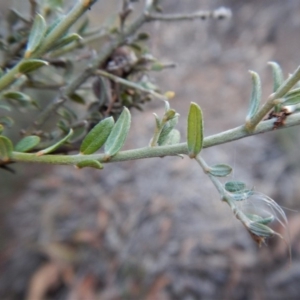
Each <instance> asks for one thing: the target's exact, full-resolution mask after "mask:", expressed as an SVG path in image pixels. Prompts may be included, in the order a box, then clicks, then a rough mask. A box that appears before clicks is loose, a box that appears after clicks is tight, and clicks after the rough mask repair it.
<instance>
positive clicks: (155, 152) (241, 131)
mask: <svg viewBox="0 0 300 300" xmlns="http://www.w3.org/2000/svg"><path fill="white" fill-rule="evenodd" d="M273 123H274V121H273V120H267V121H264V122H261V123H259V124H258V126H257V127H256V129H255V130H254V131H253V132H251V133H249V132H247V131H246V130H245V128H244V126H239V127H236V128H233V129H230V130H227V131H224V132H221V133H218V134H215V135H212V136H209V137H206V138H205V139H204V141H203V147H204V148H208V147H212V146H215V145H220V144H224V143H228V142H231V141H235V140H238V139H241V138H245V137H248V136H252V135H256V134H259V133H264V132H267V131H272V130H273V126H274V124H273ZM296 125H300V113H296V114H293V115H291V116H289V117H288V118H287V120H286V122H285V125H284V126H282V127H280V128H287V127H291V126H296ZM178 154H188V149H187V144H186V143H180V144H176V145H170V146H160V147H145V148H139V149H133V150H127V151H121V152H119V153H118V154H116V155H115V156H113V157H112V158H111V159H110V160H109V161H106V155H105V154H92V155H44V156H36V155H35V154H29V153H19V152H13V154H12V156H11V160H12V161H19V162H35V163H47V164H58V165H76V164H78V163H80V162H84V161H87V160H98V161H100V162H103V163H104V162H120V161H127V160H137V159H142V158H150V157H164V156H174V155H178Z"/></svg>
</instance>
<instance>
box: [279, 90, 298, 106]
mask: <svg viewBox="0 0 300 300" xmlns="http://www.w3.org/2000/svg"><path fill="white" fill-rule="evenodd" d="M299 103H300V88H297V89H294V90H292V91H290V92H289V93H287V94H286V95H285V97H284V101H283V103H281V105H283V106H288V105H295V104H299Z"/></svg>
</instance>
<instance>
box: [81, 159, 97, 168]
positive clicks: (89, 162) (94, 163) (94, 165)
mask: <svg viewBox="0 0 300 300" xmlns="http://www.w3.org/2000/svg"><path fill="white" fill-rule="evenodd" d="M76 167H77V168H78V169H82V168H95V169H103V165H102V164H101V163H100V162H99V161H98V160H92V159H91V160H85V161H82V162H80V163H78V164H77V165H76Z"/></svg>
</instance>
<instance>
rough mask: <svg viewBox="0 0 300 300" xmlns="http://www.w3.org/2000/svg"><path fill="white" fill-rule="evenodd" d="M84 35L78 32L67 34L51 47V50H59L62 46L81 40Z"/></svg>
mask: <svg viewBox="0 0 300 300" xmlns="http://www.w3.org/2000/svg"><path fill="white" fill-rule="evenodd" d="M81 39H82V37H81V36H80V35H79V34H77V33H70V34H68V35H66V36H64V37H63V38H61V39H60V40H58V41H57V42H56V43H55V44H54V45H53V46H52V47H51V48H50V51H52V50H57V49H60V48H63V47H65V46H67V45H69V44H71V43H73V42H76V41H79V40H81Z"/></svg>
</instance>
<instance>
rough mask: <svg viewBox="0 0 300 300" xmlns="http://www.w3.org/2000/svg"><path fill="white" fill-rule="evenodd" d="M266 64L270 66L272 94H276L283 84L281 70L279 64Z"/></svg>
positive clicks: (271, 62) (272, 62)
mask: <svg viewBox="0 0 300 300" xmlns="http://www.w3.org/2000/svg"><path fill="white" fill-rule="evenodd" d="M268 64H269V65H270V66H271V68H272V73H273V92H276V91H277V90H278V88H279V87H280V86H281V85H282V84H283V82H284V77H283V73H282V69H281V67H280V66H279V64H278V63H276V62H274V61H270V62H269V63H268Z"/></svg>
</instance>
